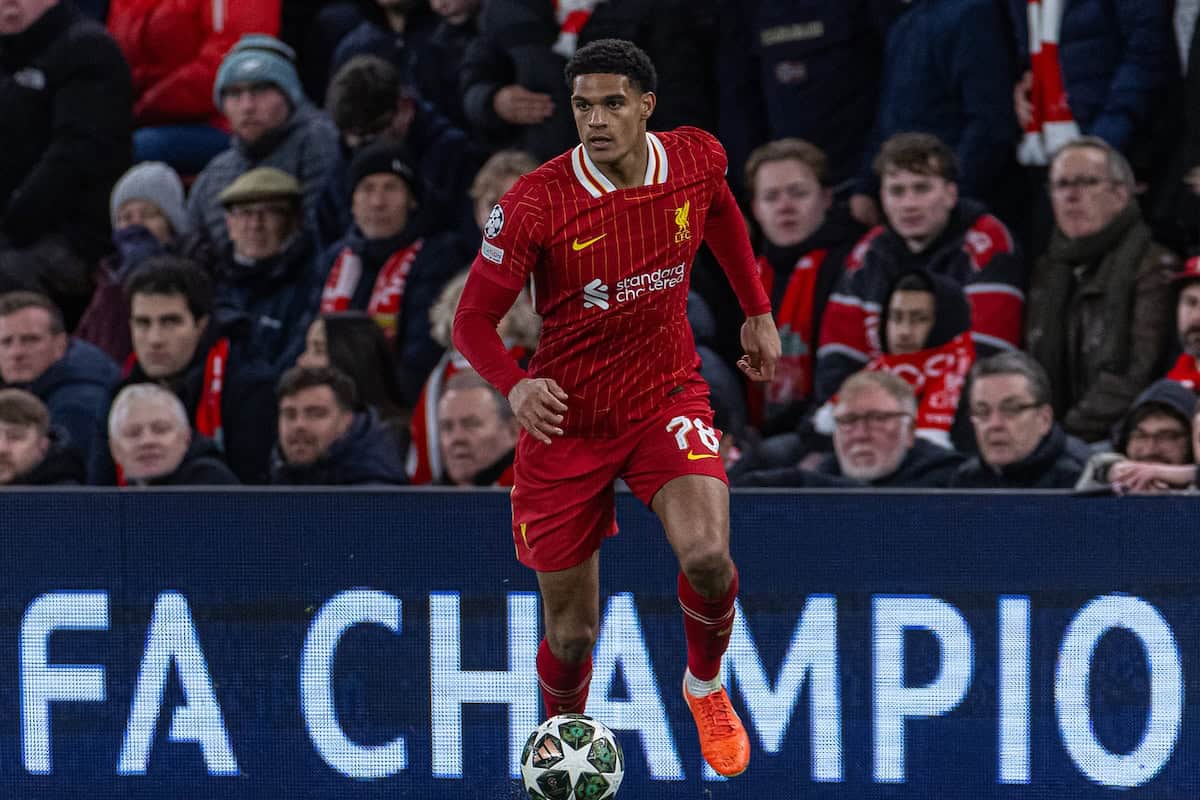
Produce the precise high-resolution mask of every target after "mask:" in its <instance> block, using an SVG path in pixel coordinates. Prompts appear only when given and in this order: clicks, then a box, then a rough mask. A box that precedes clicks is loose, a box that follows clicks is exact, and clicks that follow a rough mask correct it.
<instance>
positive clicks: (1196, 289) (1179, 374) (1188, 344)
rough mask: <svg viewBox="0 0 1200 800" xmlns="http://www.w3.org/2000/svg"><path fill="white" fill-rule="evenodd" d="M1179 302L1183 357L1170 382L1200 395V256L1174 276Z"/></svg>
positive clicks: (1178, 326)
mask: <svg viewBox="0 0 1200 800" xmlns="http://www.w3.org/2000/svg"><path fill="white" fill-rule="evenodd" d="M1175 285H1176V286H1177V287H1178V291H1179V298H1178V300H1177V301H1176V303H1175V331H1176V333H1177V334H1178V335H1179V349H1180V350H1181V351H1182V353H1181V354H1180V356H1179V359H1178V360H1177V361H1176V362H1175V365H1174V366H1173V367H1171V370H1170V371H1169V372H1168V373H1167V378H1169V379H1170V380H1173V381H1175V382H1176V383H1182V384H1183V385H1184V386H1186V387H1188V388H1189V389H1191V390H1192V391H1193V392H1198V393H1200V256H1192V257H1191V258H1189V259H1188V260H1187V263H1186V264H1185V265H1184V268H1183V270H1182V271H1180V272H1179V273H1177V274H1176V275H1175Z"/></svg>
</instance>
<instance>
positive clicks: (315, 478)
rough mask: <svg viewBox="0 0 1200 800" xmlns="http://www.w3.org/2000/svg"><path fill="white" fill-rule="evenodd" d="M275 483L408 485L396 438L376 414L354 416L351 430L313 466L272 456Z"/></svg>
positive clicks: (277, 449) (304, 484)
mask: <svg viewBox="0 0 1200 800" xmlns="http://www.w3.org/2000/svg"><path fill="white" fill-rule="evenodd" d="M271 483H273V484H276V485H284V486H355V485H361V484H369V483H385V484H404V483H408V473H407V472H406V471H405V469H404V457H403V456H402V455H401V454H400V448H399V447H398V446H397V444H396V437H395V436H393V435H392V434H391V433H390V432H389V431H388V430H387V428H385V427H383V425H381V424H380V422H379V419H378V417H376V415H375V413H374V412H373V411H372V412H363V413H358V414H355V415H354V421H353V422H352V423H350V429H349V430H348V431H346V433H345V434H344V435H343V436H342V438H340V439H338V440H337V441H336V442H334V443H333V444H332V445H330V447H329V450H328V452H326V453H325V455H323V456H321V457H320V458H319V459H317V460H316V461H315V462H313V463H312V464H303V465H301V464H296V465H292V464H288V463H287V462H286V461H284V460H283V455H282V453H280V451H279V448H278V447H276V448H275V452H274V454H273V455H272V465H271Z"/></svg>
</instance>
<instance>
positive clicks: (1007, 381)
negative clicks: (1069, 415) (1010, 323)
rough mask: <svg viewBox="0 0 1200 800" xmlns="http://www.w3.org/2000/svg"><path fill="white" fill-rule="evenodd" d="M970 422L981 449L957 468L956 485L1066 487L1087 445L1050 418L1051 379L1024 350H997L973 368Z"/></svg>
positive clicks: (1080, 466)
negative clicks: (1071, 435)
mask: <svg viewBox="0 0 1200 800" xmlns="http://www.w3.org/2000/svg"><path fill="white" fill-rule="evenodd" d="M970 382H971V397H970V410H971V422H972V423H973V424H974V425H975V440H976V444H977V445H978V448H979V453H978V455H975V456H973V457H972V458H971V459H969V460H968V461H967V463H965V464H963V465H962V466H961V467H959V468H958V471H957V472H956V473H954V477H953V478H952V479H951V481H950V486H951V487H953V488H958V489H1070V488H1071V487H1073V486H1074V485H1075V481H1076V480H1078V479H1079V474H1080V473H1081V472H1082V471H1083V466H1084V464H1085V463H1086V462H1087V458H1088V451H1087V446H1086V445H1084V444H1083V443H1082V442H1080V441H1079V440H1078V439H1075V438H1072V437H1069V436H1067V435H1066V433H1064V432H1063V429H1062V428H1061V427H1060V426H1059V425H1058V424H1057V423H1055V421H1054V410H1053V409H1052V408H1051V407H1050V379H1049V378H1047V377H1046V371H1045V370H1043V369H1042V367H1041V365H1040V364H1038V363H1037V362H1036V361H1034V360H1033V359H1032V358H1030V357H1029V356H1028V355H1026V354H1025V353H1021V352H1018V351H1012V352H1007V353H997V354H996V355H994V356H989V357H988V358H985V359H983V360H982V361H979V362H978V363H976V364H975V366H974V367H972V368H971V374H970Z"/></svg>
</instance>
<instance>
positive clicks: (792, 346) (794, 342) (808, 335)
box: [758, 249, 829, 413]
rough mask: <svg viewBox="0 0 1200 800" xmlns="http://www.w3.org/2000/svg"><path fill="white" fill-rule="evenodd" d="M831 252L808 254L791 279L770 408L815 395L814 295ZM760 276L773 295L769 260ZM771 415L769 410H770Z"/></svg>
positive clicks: (779, 319) (780, 317) (761, 264)
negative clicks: (813, 388)
mask: <svg viewBox="0 0 1200 800" xmlns="http://www.w3.org/2000/svg"><path fill="white" fill-rule="evenodd" d="M828 254H829V251H828V250H825V249H818V250H813V251H811V252H808V253H805V254H804V255H803V256H802V257H801V258H800V259H799V260H798V261H797V262H796V266H795V268H793V270H792V274H791V276H790V277H789V278H788V283H787V288H786V289H785V290H784V294H783V299H782V300H781V301H780V303H779V309H778V310H777V311H776V312H775V322H776V324H777V325H778V326H779V339H780V344H781V345H782V347H783V350H782V353H781V354H780V358H779V363H778V365H777V366H776V367H775V377H774V379H773V380H772V381H771V382H770V383H768V384H765V387H766V388H765V391H766V402H767V405H768V406H769V407H778V406H786V405H788V404H791V403H798V402H801V401H803V400H805V399H807V398H808V396H809V395H810V394H812V384H813V369H812V365H813V352H814V351H815V350H816V342H813V341H810V339H812V327H813V314H814V312H815V308H814V303H813V299H814V298H813V294H814V292H815V291H816V287H817V276H818V275H820V272H821V265H822V264H823V263H824V262H825V257H826V256H827V255H828ZM758 274H759V277H760V278H762V280H763V286H764V288H765V289H766V291H767V292H768V294H769V293H770V292H771V285H770V284H772V283H773V282H774V272H773V270H772V269H771V266H770V264H768V263H767V260H766V257H765V256H763V257H761V258H759V261H758ZM767 411H768V413H770V408H768V409H767Z"/></svg>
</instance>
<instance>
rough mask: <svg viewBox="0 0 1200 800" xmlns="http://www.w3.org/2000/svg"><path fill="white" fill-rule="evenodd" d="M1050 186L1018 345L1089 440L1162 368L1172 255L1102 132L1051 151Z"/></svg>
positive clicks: (1073, 429) (1064, 418) (1057, 410)
mask: <svg viewBox="0 0 1200 800" xmlns="http://www.w3.org/2000/svg"><path fill="white" fill-rule="evenodd" d="M1049 189H1050V200H1051V205H1052V206H1053V208H1054V221H1055V230H1054V233H1053V236H1052V238H1051V241H1050V246H1049V248H1048V249H1047V251H1046V253H1045V254H1044V255H1043V256H1042V257H1041V258H1040V259H1038V262H1037V266H1036V267H1035V269H1034V273H1033V280H1032V285H1031V287H1030V290H1029V302H1028V312H1027V315H1026V320H1025V333H1026V349H1027V350H1028V352H1029V353H1030V354H1031V355H1033V357H1034V358H1036V359H1037V360H1038V361H1039V362H1040V363H1041V365H1042V367H1043V368H1044V369H1045V370H1046V373H1047V374H1048V375H1049V376H1050V385H1051V387H1052V389H1053V404H1054V415H1055V417H1056V418H1057V419H1059V420H1060V421H1061V422H1062V425H1063V427H1064V428H1065V429H1066V431H1067V433H1070V434H1073V435H1075V436H1078V437H1079V438H1081V439H1083V440H1084V441H1088V442H1095V441H1099V440H1101V439H1104V438H1105V437H1106V436H1108V434H1109V432H1110V431H1111V430H1112V426H1113V425H1115V424H1116V423H1117V421H1118V420H1120V419H1121V416H1122V415H1123V414H1124V413H1125V411H1126V409H1128V408H1129V406H1130V404H1131V403H1132V402H1133V400H1134V398H1135V397H1137V394H1138V392H1140V391H1141V390H1142V389H1144V388H1145V387H1146V386H1147V385H1149V383H1150V382H1151V381H1152V380H1153V379H1154V377H1155V376H1156V375H1161V374H1162V370H1163V368H1164V367H1165V364H1164V361H1165V359H1166V354H1167V348H1168V345H1169V340H1170V335H1171V311H1170V309H1171V278H1172V277H1173V276H1174V273H1175V271H1176V270H1177V269H1178V265H1179V262H1178V260H1177V259H1176V258H1175V256H1174V255H1172V254H1171V253H1170V252H1168V251H1167V250H1166V249H1165V248H1163V247H1162V246H1160V245H1158V244H1157V243H1155V242H1154V241H1153V240H1152V238H1151V233H1150V229H1149V227H1148V226H1147V225H1146V223H1145V222H1143V220H1142V214H1141V211H1140V210H1139V209H1138V204H1137V202H1136V200H1135V198H1134V178H1133V171H1132V170H1131V169H1130V167H1129V162H1128V161H1127V160H1126V159H1125V157H1124V156H1123V155H1121V154H1120V153H1119V152H1117V151H1116V150H1115V149H1113V147H1112V146H1111V145H1109V144H1108V143H1107V142H1105V141H1103V140H1102V139H1097V138H1095V137H1085V138H1082V139H1078V140H1076V141H1074V142H1072V143H1071V144H1069V145H1067V146H1065V147H1063V148H1062V149H1061V150H1059V152H1058V153H1057V154H1056V155H1055V157H1054V160H1053V162H1052V163H1051V165H1050V187H1049Z"/></svg>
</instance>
